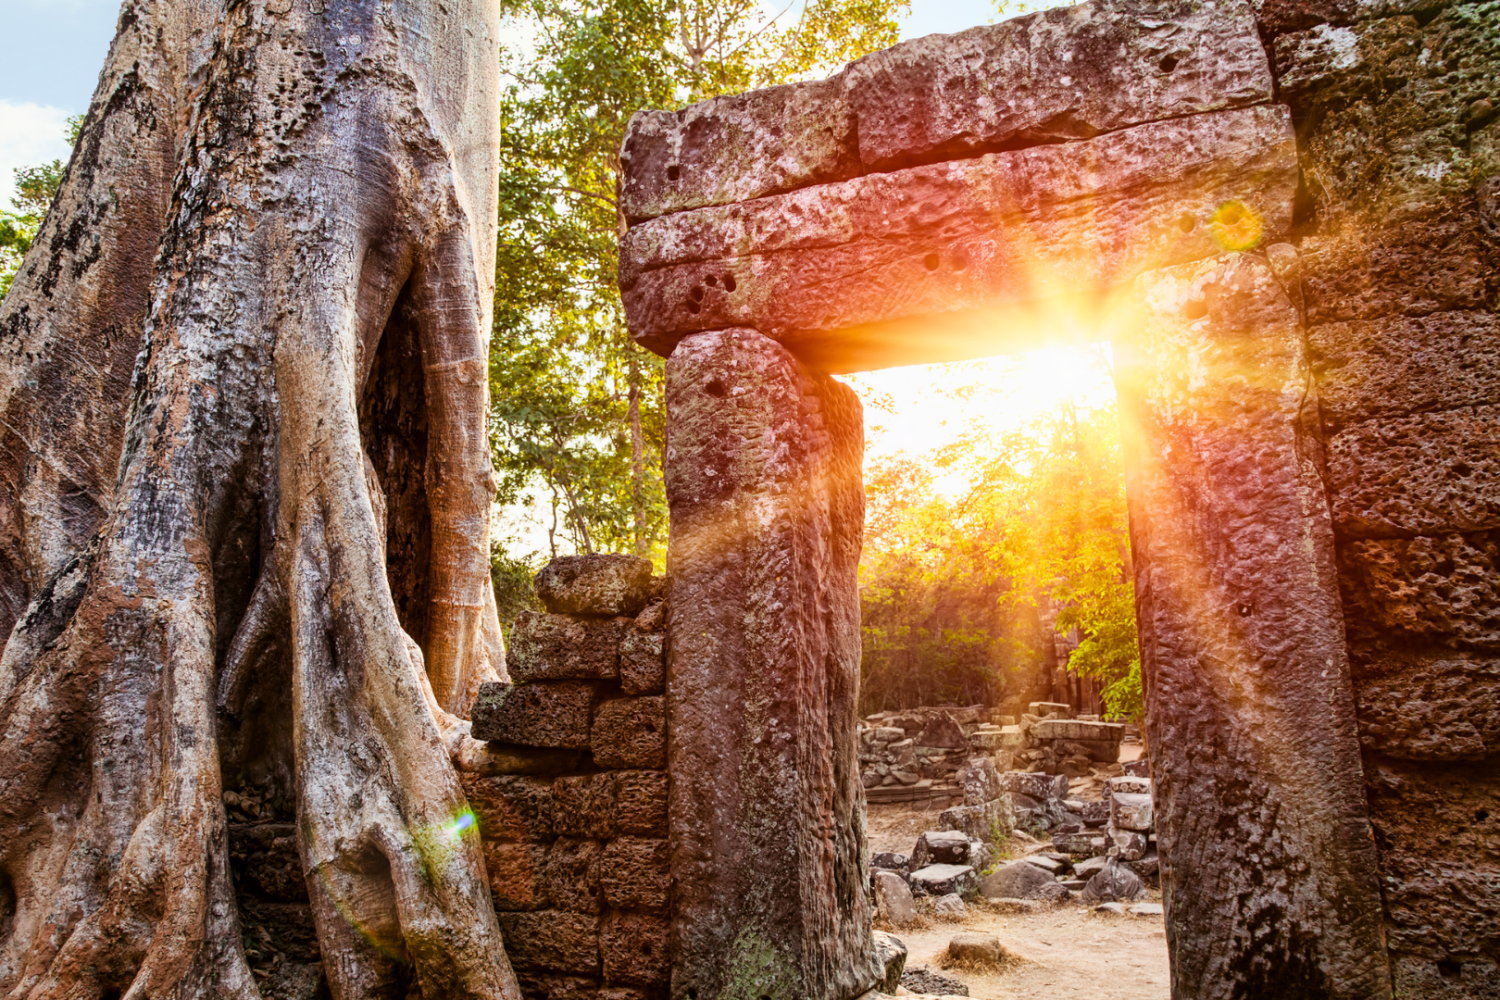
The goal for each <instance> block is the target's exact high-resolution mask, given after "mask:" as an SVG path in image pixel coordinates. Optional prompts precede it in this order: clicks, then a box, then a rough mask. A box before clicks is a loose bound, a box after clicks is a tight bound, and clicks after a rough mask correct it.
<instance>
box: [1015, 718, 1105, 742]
mask: <svg viewBox="0 0 1500 1000" xmlns="http://www.w3.org/2000/svg"><path fill="white" fill-rule="evenodd" d="M1028 734H1029V735H1030V736H1031V738H1032V739H1034V740H1075V741H1077V742H1080V743H1090V742H1096V743H1119V742H1120V740H1121V739H1122V738H1123V737H1124V735H1125V726H1124V725H1122V724H1121V723H1118V722H1077V721H1075V720H1072V719H1043V720H1042V721H1041V722H1033V723H1032V724H1031V729H1030V730H1029V731H1028Z"/></svg>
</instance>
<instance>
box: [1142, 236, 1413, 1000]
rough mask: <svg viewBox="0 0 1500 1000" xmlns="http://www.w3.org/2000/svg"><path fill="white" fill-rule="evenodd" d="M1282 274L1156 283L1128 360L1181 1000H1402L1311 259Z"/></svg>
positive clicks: (1228, 271)
mask: <svg viewBox="0 0 1500 1000" xmlns="http://www.w3.org/2000/svg"><path fill="white" fill-rule="evenodd" d="M1269 257H1270V260H1271V261H1272V262H1275V264H1276V267H1277V270H1276V271H1273V269H1272V267H1271V266H1270V264H1269V263H1268V261H1267V259H1266V258H1264V257H1260V256H1251V255H1245V254H1230V255H1226V256H1223V257H1220V258H1217V259H1213V260H1207V261H1203V262H1200V263H1197V264H1191V265H1184V266H1181V267H1173V268H1167V269H1163V270H1159V271H1154V272H1151V273H1148V274H1146V275H1143V276H1142V277H1141V278H1140V279H1139V280H1138V281H1137V283H1136V292H1137V295H1138V298H1139V301H1140V304H1141V315H1140V319H1139V323H1140V325H1139V327H1138V328H1137V329H1135V330H1134V331H1132V334H1131V335H1130V336H1129V337H1128V338H1126V339H1125V340H1124V341H1123V342H1122V341H1117V342H1116V364H1117V379H1118V382H1119V390H1120V412H1121V426H1122V430H1123V431H1124V433H1125V441H1126V448H1127V451H1126V468H1127V469H1128V470H1129V472H1128V473H1127V476H1128V481H1127V487H1128V495H1129V502H1130V522H1131V536H1132V545H1133V554H1134V560H1135V578H1136V607H1137V612H1138V615H1139V620H1140V636H1141V654H1142V662H1143V668H1144V680H1145V687H1146V707H1147V726H1148V731H1149V738H1150V741H1151V749H1152V761H1153V764H1152V766H1153V777H1154V778H1155V779H1156V781H1155V786H1156V808H1157V815H1158V820H1157V824H1158V825H1157V829H1158V836H1159V837H1160V840H1161V844H1160V847H1161V857H1162V885H1163V890H1164V892H1165V895H1166V906H1167V940H1168V945H1169V948H1170V950H1171V957H1172V982H1173V985H1172V996H1173V998H1174V1000H1219V998H1223V1000H1229V998H1239V997H1267V998H1269V997H1275V998H1277V1000H1304V998H1306V1000H1311V998H1319V1000H1332V998H1348V1000H1354V998H1359V1000H1368V998H1380V997H1389V996H1390V973H1389V969H1388V964H1387V959H1386V955H1385V950H1384V941H1383V936H1382V935H1383V932H1382V927H1381V907H1380V890H1379V886H1378V884H1377V880H1376V859H1375V850H1374V842H1373V839H1372V836H1371V830H1370V823H1369V819H1368V815H1367V810H1366V802H1365V791H1364V783H1363V773H1362V770H1361V767H1360V753H1359V743H1358V738H1357V733H1356V728H1355V717H1354V702H1353V695H1352V688H1351V683H1350V677H1349V664H1348V659H1347V655H1346V652H1345V644H1344V627H1343V617H1342V611H1341V607H1340V601H1339V592H1338V581H1337V577H1336V573H1335V567H1334V549H1333V529H1332V524H1331V521H1330V517H1329V509H1328V501H1327V498H1326V495H1325V492H1324V487H1323V481H1322V478H1321V475H1320V467H1321V465H1322V454H1321V444H1320V438H1319V435H1318V430H1317V397H1316V394H1315V391H1314V388H1313V383H1312V375H1311V372H1310V370H1309V365H1308V360H1307V352H1306V345H1305V341H1304V336H1303V329H1302V323H1301V321H1300V318H1299V312H1298V305H1297V302H1296V300H1295V293H1294V292H1293V293H1289V292H1288V291H1287V288H1286V287H1284V285H1283V282H1282V280H1280V279H1278V276H1277V271H1279V272H1280V273H1281V275H1282V277H1283V278H1285V277H1289V276H1291V275H1292V273H1293V272H1294V271H1295V267H1296V255H1295V252H1294V251H1293V250H1292V248H1291V247H1289V246H1286V245H1280V246H1275V247H1272V248H1271V250H1270V252H1269ZM1287 287H1295V286H1294V285H1293V284H1292V283H1291V282H1290V281H1289V282H1287Z"/></svg>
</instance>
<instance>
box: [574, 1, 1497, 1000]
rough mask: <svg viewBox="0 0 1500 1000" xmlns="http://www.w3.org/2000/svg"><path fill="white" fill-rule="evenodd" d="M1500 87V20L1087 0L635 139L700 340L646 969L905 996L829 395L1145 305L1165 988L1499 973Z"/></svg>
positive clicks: (638, 255)
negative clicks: (880, 904) (859, 728)
mask: <svg viewBox="0 0 1500 1000" xmlns="http://www.w3.org/2000/svg"><path fill="white" fill-rule="evenodd" d="M1497 81H1500V6H1497V5H1495V4H1468V3H1460V4H1447V3H1441V2H1428V0H1390V2H1384V0H1381V2H1376V0H1359V2H1354V0H1304V2H1296V0H1293V2H1287V3H1282V2H1278V0H1267V2H1265V3H1264V4H1262V5H1260V6H1251V5H1250V4H1246V3H1238V2H1228V0H1226V2H1213V3H1191V2H1168V3H1159V4H1157V3H1153V4H1142V3H1132V2H1111V0H1093V2H1090V3H1085V4H1082V5H1080V6H1077V7H1071V8H1063V9H1056V10H1049V11H1045V12H1042V13H1038V14H1032V15H1028V16H1025V17H1020V18H1016V19H1013V20H1010V21H1006V22H1003V23H1001V24H998V25H994V26H991V27H981V28H975V29H972V30H970V31H966V32H963V33H960V34H956V35H951V36H932V37H928V38H923V39H918V40H916V41H912V42H908V43H905V44H902V45H899V46H896V47H895V48H893V49H890V50H887V51H884V52H880V53H876V54H874V55H871V56H869V57H867V58H865V59H862V60H860V61H858V62H856V63H854V64H852V65H850V66H849V67H848V68H847V69H846V70H844V71H843V72H841V73H839V74H838V75H836V76H834V77H832V78H830V79H827V80H822V81H816V82H811V83H805V84H797V85H791V86H785V87H778V88H773V89H769V90H763V91H757V92H754V93H749V94H745V95H742V96H738V97H729V98H722V99H717V100H713V101H708V102H705V103H703V104H699V105H694V106H692V107H689V108H687V109H685V110H683V111H679V112H675V113H669V112H652V111H647V112H642V113H641V114H639V115H638V116H637V117H636V119H635V120H634V122H633V123H632V126H631V129H630V132H629V135H628V137H627V139H626V142H625V147H624V152H623V155H624V158H625V162H626V165H627V178H626V182H625V185H624V189H623V192H622V197H623V199H624V204H625V206H626V213H627V215H628V216H629V219H630V221H631V227H630V229H629V231H628V232H627V233H626V235H625V237H624V241H623V248H622V269H621V286H622V289H623V291H624V295H625V301H626V305H627V309H628V316H629V322H630V328H631V332H632V334H633V335H634V336H635V337H636V339H637V340H638V341H639V342H640V343H642V344H644V345H646V346H648V347H650V348H651V349H652V350H655V351H657V352H658V353H660V354H662V355H664V356H666V357H667V378H668V388H667V392H668V408H669V430H668V434H669V443H668V451H667V458H666V476H667V490H668V496H669V500H670V504H671V514H672V523H671V531H672V534H671V546H670V553H669V572H668V582H667V584H666V595H665V596H666V604H665V606H666V614H665V635H666V640H665V649H666V653H665V678H666V680H665V692H666V693H665V700H664V705H663V707H662V708H661V710H660V712H659V713H658V714H656V715H654V716H653V718H658V719H664V720H665V726H666V740H665V757H664V761H665V770H666V773H667V775H668V776H669V785H670V793H669V799H668V807H667V811H666V818H665V826H664V827H661V826H658V827H657V828H656V836H657V837H658V838H661V837H662V836H663V834H662V831H663V830H664V831H665V834H664V838H665V843H664V844H658V848H659V850H658V852H657V853H652V854H651V857H653V858H656V859H660V860H659V861H657V862H656V863H658V864H659V865H662V866H664V868H662V869H660V870H659V872H658V874H659V877H661V878H663V879H666V880H667V881H668V883H669V884H670V886H671V892H670V893H669V894H667V895H669V896H670V900H671V906H670V907H669V908H667V909H661V908H659V912H660V913H661V914H662V916H660V917H658V918H657V919H658V923H656V924H654V925H653V927H654V928H656V930H654V931H653V933H655V934H658V935H660V937H661V939H662V940H666V937H667V936H668V934H669V933H670V938H671V942H670V949H671V951H670V954H671V956H672V957H671V961H670V963H662V964H660V965H659V966H657V968H658V969H659V970H660V971H659V973H658V974H657V975H656V977H655V978H653V979H652V980H651V983H650V985H651V987H652V988H653V989H669V991H670V995H671V997H672V998H673V1000H718V998H730V997H733V998H741V997H744V998H750V1000H755V998H760V1000H766V998H774V1000H793V998H796V1000H814V998H816V1000H824V998H827V1000H846V998H850V997H853V996H856V995H858V994H860V993H861V992H862V991H864V990H866V989H868V988H869V987H870V986H871V985H872V984H873V983H874V982H875V976H876V970H875V968H874V965H873V962H872V959H871V942H870V938H869V930H868V926H869V919H868V914H869V906H870V902H869V896H868V888H867V886H868V883H867V880H866V873H865V869H866V859H865V857H864V853H865V852H864V850H863V849H862V843H863V830H862V825H861V824H862V819H861V814H862V809H861V805H862V792H861V789H860V783H859V774H858V767H857V762H856V754H857V747H856V742H857V740H856V728H855V725H856V720H855V714H854V712H855V694H856V685H857V678H858V657H859V639H858V604H857V594H856V584H855V566H856V563H857V560H858V556H859V548H860V534H861V512H862V494H861V482H860V456H861V445H862V442H861V418H860V408H859V404H858V402H857V400H856V399H855V398H854V396H853V394H852V393H851V392H850V391H849V390H848V389H846V388H845V387H844V386H842V385H841V384H839V383H838V382H837V381H835V380H834V379H832V378H831V377H830V373H839V372H853V371H859V370H864V369H869V368H874V367H882V366H888V365H893V364H910V363H917V362H926V361H937V360H949V359H957V358H966V357H977V356H982V355H987V354H994V353H999V352H1003V351H1006V350H1024V349H1029V348H1033V347H1037V346H1043V345H1042V344H1038V343H1033V342H1026V341H1023V340H1020V339H1018V338H1017V336H1016V335H1015V334H1014V333H1013V332H1012V331H1011V330H1009V329H1008V328H1007V317H1008V316H1010V315H1015V314H1016V313H1017V312H1018V311H1020V310H1023V309H1025V308H1028V306H1029V304H1033V303H1037V302H1041V301H1046V300H1049V299H1056V298H1059V297H1069V298H1071V299H1074V300H1076V301H1079V302H1088V301H1090V300H1092V299H1094V298H1099V297H1103V296H1106V295H1111V294H1113V295H1122V294H1123V295H1126V296H1128V297H1130V299H1131V301H1132V302H1133V303H1134V311H1133V313H1132V318H1131V320H1130V321H1129V322H1127V323H1124V324H1121V325H1119V326H1117V327H1116V328H1114V329H1112V330H1108V331H1104V332H1101V336H1108V337H1110V338H1111V339H1112V342H1113V345H1114V351H1115V357H1116V360H1117V366H1118V368H1117V380H1118V388H1119V395H1120V403H1121V412H1122V423H1123V424H1124V426H1125V431H1126V436H1127V446H1128V450H1127V455H1128V495H1129V503H1130V512H1131V525H1132V536H1133V538H1132V540H1133V548H1134V558H1135V570H1136V577H1137V578H1136V584H1137V595H1138V596H1137V601H1138V611H1139V620H1140V628H1141V640H1142V648H1143V655H1144V662H1145V669H1146V681H1147V685H1148V687H1147V695H1148V726H1149V729H1150V731H1151V734H1152V745H1153V766H1154V778H1155V800H1156V801H1155V808H1156V829H1157V831H1158V832H1159V835H1160V840H1161V844H1162V882H1163V887H1164V892H1165V896H1166V912H1167V928H1168V940H1169V945H1170V949H1171V955H1172V963H1173V981H1174V988H1173V995H1174V996H1175V997H1177V998H1180V1000H1181V998H1220V997H1222V998H1226V1000H1227V998H1230V997H1254V998H1260V997H1264V998H1270V997H1277V998H1300V997H1309V998H1311V997H1329V998H1332V997H1339V998H1345V997H1347V998H1355V997H1360V998H1368V997H1383V996H1399V997H1403V998H1406V997H1423V998H1427V997H1431V998H1439V997H1441V998H1448V997H1453V998H1457V997H1479V996H1495V995H1497V994H1500V771H1497V770H1496V768H1495V766H1494V760H1495V758H1494V754H1495V753H1496V752H1497V749H1500V712H1497V709H1496V704H1497V702H1496V694H1497V690H1500V673H1497V670H1500V667H1497V661H1496V660H1495V659H1494V656H1495V651H1496V649H1497V648H1500V645H1497V644H1500V638H1497V636H1500V598H1497V597H1496V594H1497V592H1500V556H1497V555H1496V553H1495V547H1496V537H1495V532H1496V531H1497V530H1500V520H1497V517H1500V513H1497V512H1500V502H1497V500H1496V498H1495V486H1494V470H1495V468H1496V466H1495V461H1494V447H1493V444H1492V438H1491V437H1490V435H1491V434H1492V433H1493V430H1492V428H1493V426H1494V424H1495V423H1496V421H1497V419H1500V417H1497V413H1500V408H1497V404H1500V382H1497V380H1496V378H1495V377H1494V375H1493V370H1494V367H1495V366H1494V357H1495V352H1496V350H1497V348H1496V344H1500V322H1497V320H1496V318H1495V313H1494V311H1493V310H1494V307H1495V298H1496V294H1497V277H1496V275H1497V269H1496V262H1497V244H1496V239H1497V237H1500V214H1497V213H1500V170H1497V165H1500V124H1497V110H1496V107H1497V103H1500V93H1497V88H1500V82H1497ZM631 627H632V628H634V627H638V626H631ZM623 655H624V654H622V657H623ZM623 664H624V661H623V659H622V660H621V665H620V667H619V668H618V669H620V670H621V671H623V670H624V669H625V667H624V665H623ZM601 676H602V675H601ZM653 690H655V689H653ZM639 698H640V701H639V702H638V703H637V709H632V710H629V711H636V710H638V711H639V712H641V713H643V714H644V713H647V712H652V713H656V712H657V710H656V709H655V708H651V707H649V706H647V705H646V702H647V701H648V700H650V699H661V698H662V696H661V695H657V694H644V693H643V694H641V695H640V696H639ZM615 704H616V702H614V701H605V702H602V705H603V706H604V708H602V709H600V710H597V714H596V717H595V719H596V721H595V722H594V725H595V727H596V729H597V727H598V726H599V725H600V721H599V720H600V719H604V718H611V717H612V716H611V715H609V713H611V712H616V713H620V714H622V715H624V714H628V710H626V709H616V708H613V707H612V706H614V705H615ZM653 704H654V703H653ZM632 717H633V716H632ZM654 759H655V758H654ZM653 766H655V765H653ZM563 780H566V779H558V781H563ZM621 787H622V788H623V786H621ZM554 794H557V793H556V792H554ZM622 839H623V835H622ZM615 843H618V841H611V842H610V844H611V846H612V845H613V844H615ZM605 849H606V850H609V849H611V847H606V848H605ZM632 849H634V848H632ZM641 850H642V851H645V850H646V849H645V848H641ZM652 850H657V848H653V849H652ZM651 898H653V899H657V900H661V899H662V898H663V897H662V896H660V895H657V896H653V897H651ZM612 919H615V920H621V919H625V918H624V917H609V916H606V917H605V918H604V919H603V921H602V923H601V924H600V926H601V927H604V928H608V927H609V926H611V924H610V921H611V920H612ZM601 933H603V932H601ZM636 939H637V940H644V939H645V936H644V935H637V936H636ZM653 940H654V939H653ZM605 954H606V955H607V954H608V951H607V949H606V952H605ZM668 965H670V968H668ZM610 976H611V972H610V969H609V967H608V959H606V967H605V969H604V973H603V977H604V981H605V983H606V987H608V984H609V983H612V982H614V981H615V980H613V979H611V978H610ZM619 981H621V982H627V981H634V980H628V979H621V980H619ZM600 995H601V996H603V995H605V994H604V993H601V994H600ZM611 995H613V994H611Z"/></svg>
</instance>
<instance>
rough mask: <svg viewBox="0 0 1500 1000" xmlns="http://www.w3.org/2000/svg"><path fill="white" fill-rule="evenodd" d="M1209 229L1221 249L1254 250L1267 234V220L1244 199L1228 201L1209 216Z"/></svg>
mask: <svg viewBox="0 0 1500 1000" xmlns="http://www.w3.org/2000/svg"><path fill="white" fill-rule="evenodd" d="M1208 231H1209V232H1210V233H1211V234H1212V235H1213V238H1214V242H1215V243H1217V244H1218V245H1219V248H1220V249H1221V250H1230V251H1235V252H1242V251H1245V250H1254V249H1255V247H1256V245H1257V244H1259V243H1260V238H1261V237H1262V236H1263V235H1265V231H1266V221H1265V220H1264V219H1262V218H1261V217H1260V213H1259V212H1257V211H1256V210H1255V209H1253V208H1251V207H1250V206H1249V205H1246V204H1245V203H1244V202H1242V201H1226V202H1225V203H1224V204H1222V205H1220V206H1219V207H1218V208H1216V209H1215V210H1214V214H1213V215H1212V216H1210V217H1209V220H1208Z"/></svg>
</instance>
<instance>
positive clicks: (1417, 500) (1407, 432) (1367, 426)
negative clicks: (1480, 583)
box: [1328, 405, 1500, 538]
mask: <svg viewBox="0 0 1500 1000" xmlns="http://www.w3.org/2000/svg"><path fill="white" fill-rule="evenodd" d="M1497 440H1500V406H1495V405H1489V406H1475V407H1470V408H1465V409H1461V410H1445V411H1442V412H1439V413H1419V414H1416V415H1413V416H1409V417H1391V416H1386V417H1377V418H1376V419H1374V420H1368V421H1364V422H1362V423H1358V424H1353V425H1350V426H1348V427H1345V428H1344V429H1343V430H1342V431H1341V432H1339V433H1338V434H1336V435H1334V436H1333V438H1332V439H1331V440H1330V441H1329V442H1328V490H1329V494H1330V496H1331V497H1332V500H1333V519H1334V523H1335V525H1337V527H1338V531H1339V534H1340V535H1341V536H1344V537H1353V538H1380V537H1391V536H1395V535H1412V534H1422V535H1436V534H1446V533H1449V532H1472V531H1485V530H1488V529H1491V528H1500V449H1496V447H1495V442H1496V441H1497Z"/></svg>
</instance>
